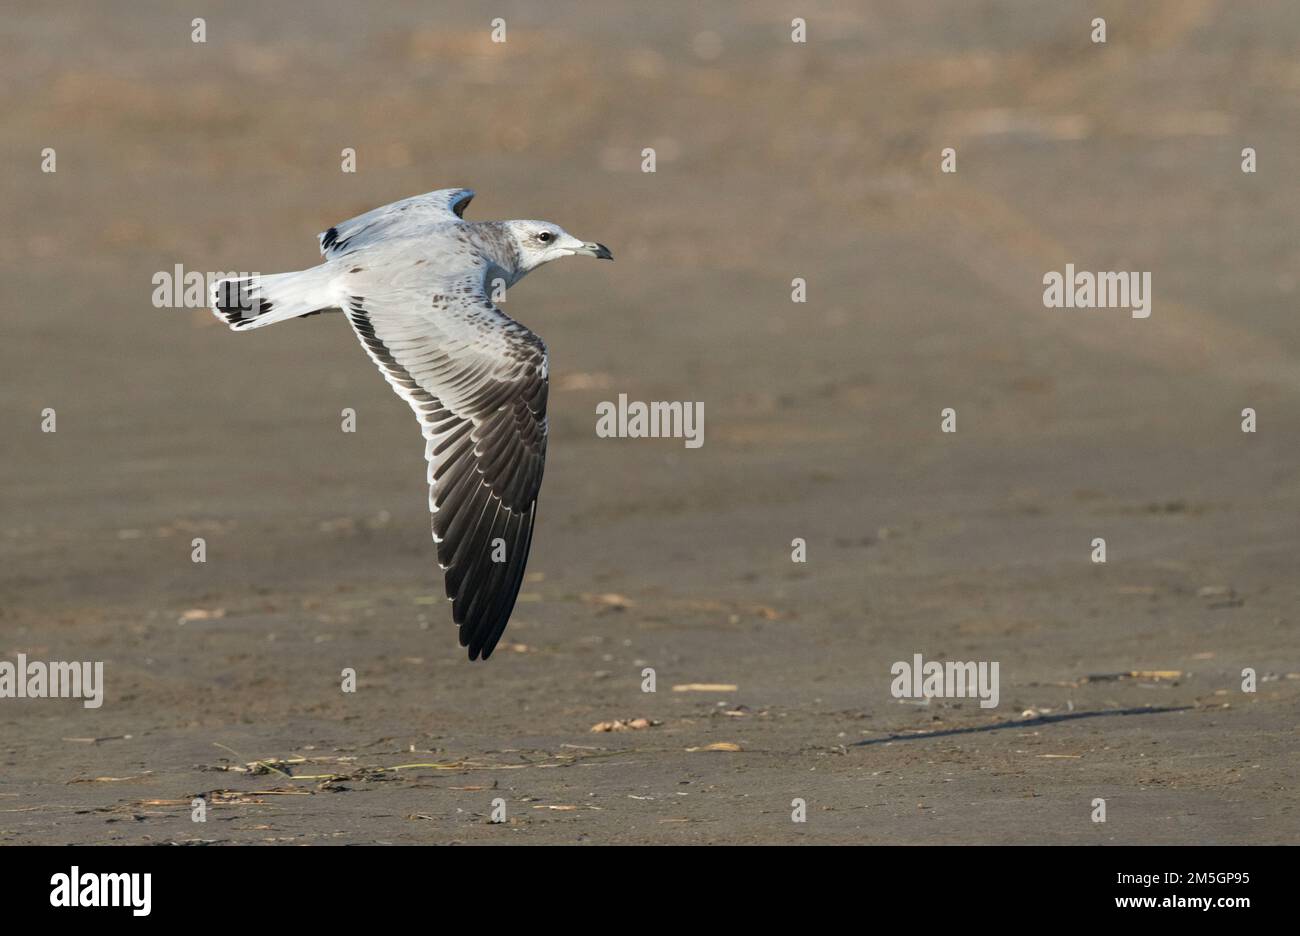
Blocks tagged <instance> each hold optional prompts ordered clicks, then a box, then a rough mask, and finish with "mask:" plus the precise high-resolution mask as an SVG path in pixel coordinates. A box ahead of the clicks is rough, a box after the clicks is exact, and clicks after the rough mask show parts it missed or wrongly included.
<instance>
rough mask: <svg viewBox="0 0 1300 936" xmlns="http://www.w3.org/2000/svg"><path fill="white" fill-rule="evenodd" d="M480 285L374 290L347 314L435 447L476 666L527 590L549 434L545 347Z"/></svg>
mask: <svg viewBox="0 0 1300 936" xmlns="http://www.w3.org/2000/svg"><path fill="white" fill-rule="evenodd" d="M476 277H477V279H478V283H477V285H475V283H474V279H475V278H476ZM476 277H470V278H462V279H460V280H459V281H452V280H449V279H446V278H442V279H439V278H434V277H432V276H429V277H425V278H422V279H421V281H420V282H412V281H411V280H409V279H407V280H403V281H402V282H401V285H400V286H399V285H392V284H390V285H388V286H383V285H379V284H375V285H374V286H373V288H369V289H367V293H368V294H366V295H357V296H353V297H351V298H350V299H349V300H348V302H347V303H346V306H345V309H344V311H345V312H346V313H347V315H348V319H349V320H350V321H351V322H352V327H353V329H354V330H355V331H356V333H357V336H358V337H359V338H360V339H361V343H362V344H363V345H364V346H365V348H366V351H367V352H368V353H369V354H370V357H371V358H372V359H373V360H374V361H375V363H376V364H377V365H379V369H380V371H381V372H382V373H383V375H384V376H385V377H386V378H387V379H388V382H389V383H390V384H392V386H393V389H394V390H396V391H397V394H398V395H399V396H400V397H402V399H404V400H406V402H407V403H409V404H410V405H411V408H412V409H413V410H415V415H416V416H417V417H418V418H419V420H420V424H421V426H422V428H423V431H424V437H425V439H427V440H428V441H427V443H426V445H425V457H426V458H427V459H428V462H429V509H430V510H431V511H432V512H433V538H434V541H435V542H436V543H437V549H438V564H439V565H440V566H441V567H442V568H443V570H444V571H445V573H446V586H447V597H448V598H450V599H451V602H452V617H453V619H454V620H455V621H456V623H457V624H459V625H460V643H461V646H463V647H468V648H469V658H470V659H471V660H473V659H476V658H478V657H480V656H481V657H482V658H483V659H487V658H488V657H489V656H490V655H491V653H492V650H493V648H494V647H495V646H496V644H497V641H498V640H500V639H501V634H502V632H503V631H504V630H505V627H506V622H507V621H508V620H509V619H510V612H511V611H512V610H513V609H514V606H515V598H516V597H517V596H518V594H519V586H520V584H521V583H522V582H523V576H524V566H525V565H526V564H527V561H528V549H529V546H530V545H531V543H532V536H533V519H534V517H535V515H536V512H537V492H538V490H539V488H540V487H541V484H542V469H543V467H544V464H545V459H546V429H547V425H546V395H547V356H546V345H545V344H543V343H542V340H541V339H540V338H538V337H537V335H535V334H533V333H532V332H531V331H529V330H528V329H527V328H525V327H524V326H523V325H520V324H519V323H518V322H516V321H514V320H513V319H511V318H510V317H509V316H507V315H506V314H505V313H504V312H502V311H501V310H500V309H498V308H496V306H494V305H493V304H492V303H491V302H490V301H489V300H488V299H487V297H486V296H484V295H483V292H482V280H481V274H476ZM367 285H369V284H365V283H364V280H360V281H358V282H357V283H356V286H357V287H359V288H358V290H357V291H361V288H364V287H365V286H367Z"/></svg>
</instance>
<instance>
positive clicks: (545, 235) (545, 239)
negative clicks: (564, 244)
mask: <svg viewBox="0 0 1300 936" xmlns="http://www.w3.org/2000/svg"><path fill="white" fill-rule="evenodd" d="M554 236H555V235H554V234H552V233H551V232H550V231H542V232H541V233H539V234H538V235H537V239H538V240H539V241H541V242H542V243H543V244H549V243H550V242H551V238H553V237H554Z"/></svg>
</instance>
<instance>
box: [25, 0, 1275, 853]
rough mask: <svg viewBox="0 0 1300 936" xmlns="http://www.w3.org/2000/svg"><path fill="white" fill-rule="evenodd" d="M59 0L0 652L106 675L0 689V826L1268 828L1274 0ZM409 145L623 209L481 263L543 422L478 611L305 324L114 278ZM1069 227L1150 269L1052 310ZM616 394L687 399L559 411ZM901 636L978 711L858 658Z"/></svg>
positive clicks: (221, 249) (258, 236)
mask: <svg viewBox="0 0 1300 936" xmlns="http://www.w3.org/2000/svg"><path fill="white" fill-rule="evenodd" d="M84 6H85V5H83V4H74V3H63V2H49V3H41V4H32V5H30V6H29V7H27V8H26V9H25V10H20V11H18V12H17V13H6V15H5V16H4V18H3V23H2V24H0V50H2V51H3V53H4V54H3V56H0V75H3V82H4V85H5V87H6V92H5V100H4V109H5V116H4V120H3V121H2V122H0V149H2V150H3V157H4V160H5V165H6V167H7V171H6V172H5V173H3V175H0V191H2V192H3V204H4V220H5V226H6V229H7V231H8V237H7V238H6V245H5V250H4V252H3V257H2V258H0V273H2V275H0V281H2V282H3V286H0V300H2V303H3V305H2V306H0V315H2V316H3V320H2V321H3V341H0V374H3V389H4V392H3V394H0V430H2V431H3V439H4V445H3V458H2V460H0V497H2V498H3V501H2V504H3V511H2V515H0V660H10V661H12V660H14V659H15V658H16V655H17V654H18V653H25V654H27V655H28V656H29V657H32V658H38V659H53V660H102V661H103V662H104V664H105V672H106V683H107V690H106V698H105V702H104V704H103V706H102V708H99V709H97V710H93V711H92V710H87V709H85V708H83V707H82V706H81V705H80V703H79V702H77V701H50V700H14V699H4V700H0V842H4V843H63V842H84V843H163V842H190V843H197V842H219V843H257V842H280V843H354V842H359V843H370V842H392V843H436V842H453V841H455V842H468V843H499V842H512V843H556V842H560V843H573V842H592V843H611V842H621V843H629V842H648V843H709V842H720V843H734V842H830V843H886V842H903V843H944V842H966V843H975V842H1012V843H1027V842H1047V843H1062V844H1076V843H1115V842H1161V843H1171V842H1224V843H1227V842H1234V843H1250V842H1294V841H1296V840H1297V838H1298V835H1297V833H1298V832H1300V813H1298V811H1297V810H1298V796H1297V789H1296V788H1297V774H1298V772H1297V760H1296V743H1295V740H1296V730H1297V702H1298V701H1300V679H1298V678H1297V675H1296V674H1297V673H1300V640H1298V639H1297V636H1296V625H1297V620H1296V599H1297V594H1298V592H1300V588H1298V585H1297V583H1300V576H1298V575H1297V561H1296V559H1297V553H1298V551H1300V524H1297V511H1298V510H1300V472H1298V469H1297V449H1298V446H1297V439H1300V434H1298V433H1297V423H1298V422H1300V333H1298V332H1297V328H1296V324H1295V311H1296V301H1297V292H1296V290H1297V279H1296V277H1297V270H1298V269H1300V262H1298V261H1300V246H1298V245H1300V238H1297V236H1296V233H1297V225H1296V221H1295V219H1296V217H1297V213H1298V212H1300V203H1298V202H1300V189H1298V188H1297V187H1296V185H1295V184H1294V180H1295V178H1296V177H1297V170H1298V169H1300V165H1297V162H1298V154H1297V151H1296V147H1295V139H1296V130H1297V126H1298V121H1297V118H1298V117H1300V94H1298V93H1297V92H1300V65H1298V64H1297V62H1300V55H1298V53H1300V12H1298V11H1297V10H1296V8H1295V6H1294V4H1290V3H1285V2H1278V3H1259V4H1255V3H1252V4H1245V5H1243V4H1231V3H1227V2H1221V3H1216V2H1212V0H1203V2H1195V0H1170V2H1148V3H1142V4H1119V3H1086V4H1085V3H1070V2H1066V3H1059V4H1041V3H1032V2H1019V3H983V4H967V3H960V2H952V3H943V4H924V3H906V4H905V3H901V2H899V3H888V2H886V3H872V4H862V5H859V6H856V7H855V6H854V5H851V4H814V3H806V4H803V5H802V6H801V11H802V15H804V16H806V17H807V19H808V21H809V34H810V41H809V42H808V43H807V44H806V45H796V44H792V43H791V42H790V41H789V25H788V24H789V19H790V16H791V15H792V14H791V11H790V8H789V5H788V4H782V3H775V2H758V3H752V4H746V5H743V6H742V5H735V6H734V7H724V6H722V5H700V4H692V3H657V4H640V5H637V7H636V8H635V11H633V8H631V7H628V6H625V5H622V4H616V3H604V4H593V5H578V4H548V5H546V7H545V10H544V11H543V10H539V9H538V7H537V5H534V4H529V3H522V2H501V3H497V4H494V5H493V7H492V11H491V14H490V15H489V14H488V13H485V12H484V11H483V9H482V8H477V7H473V8H471V7H468V6H466V7H458V6H449V7H446V8H440V7H439V6H438V5H436V4H428V3H418V4H417V3H407V4H393V5H387V6H385V7H383V8H382V9H372V8H371V7H372V5H366V6H365V11H364V12H362V11H361V8H357V7H354V6H353V5H351V4H339V5H338V6H337V8H330V7H325V6H324V5H315V4H313V5H310V6H308V5H303V6H291V5H281V4H265V3H262V4H248V5H241V4H230V3H219V2H216V0H204V2H203V3H201V4H185V3H179V4H173V3H161V2H160V3H156V4H151V3H137V4H130V5H127V4H120V5H119V4H115V5H113V6H112V8H111V10H110V9H109V8H108V7H104V8H103V9H102V10H100V11H98V12H96V11H94V10H89V9H84V8H83V7H84ZM496 15H499V16H503V17H505V18H506V20H507V24H508V33H507V36H508V41H507V42H506V43H505V44H504V45H494V44H492V43H491V42H490V41H489V29H490V27H489V24H488V20H489V19H490V16H496ZM1095 15H1104V16H1106V17H1107V21H1108V42H1107V43H1106V44H1105V45H1094V44H1093V43H1091V42H1090V41H1089V40H1088V32H1089V25H1088V24H1089V21H1090V20H1091V18H1092V17H1093V16H1095ZM193 16H203V17H205V18H206V20H207V30H208V41H207V43H206V44H203V45H196V44H194V43H192V42H191V41H190V28H191V27H190V20H191V18H192V17H193ZM645 146H652V147H655V148H656V151H657V154H658V166H657V169H658V171H657V172H655V173H653V174H648V173H642V172H641V171H640V161H641V150H642V148H643V147H645ZM945 146H952V147H955V148H956V150H957V152H958V171H957V172H956V173H955V174H950V175H945V174H941V173H940V172H939V171H938V170H939V155H938V154H939V151H940V150H941V149H942V148H943V147H945ZM1244 146H1252V147H1254V148H1256V150H1257V152H1258V154H1259V156H1258V159H1259V171H1258V172H1257V173H1256V174H1253V175H1249V174H1243V173H1242V172H1241V171H1240V162H1241V156H1240V153H1241V149H1242V147H1244ZM43 147H53V148H54V149H55V150H56V152H57V172H56V173H53V174H43V173H41V172H40V171H39V169H40V152H41V150H42V148H43ZM344 147H354V148H356V150H357V154H358V156H357V159H358V172H356V173H355V174H345V173H342V172H340V171H339V162H340V151H341V149H342V148H344ZM451 185H470V186H473V187H475V188H476V189H478V191H479V193H480V194H479V198H478V199H477V200H476V201H475V203H474V205H473V206H472V208H471V209H470V216H471V217H473V218H480V219H486V218H500V217H541V218H547V219H550V220H554V221H556V222H558V223H560V224H562V225H563V226H565V227H566V228H567V229H568V230H570V231H573V232H575V233H578V234H580V235H581V236H584V237H589V238H593V239H598V240H601V241H603V242H604V243H607V244H609V245H610V246H611V247H612V248H613V250H614V253H615V255H616V257H617V262H615V263H613V264H597V263H594V262H590V261H586V262H584V261H582V260H571V261H567V262H565V263H561V264H558V265H556V266H553V267H550V268H548V269H546V270H544V271H542V272H540V273H538V274H536V275H535V276H533V277H531V278H530V279H528V280H527V281H525V282H524V283H522V284H521V285H520V286H518V287H517V288H516V289H514V290H512V292H511V295H510V297H509V302H508V304H507V310H508V311H509V312H510V313H511V314H512V315H515V316H516V317H518V318H520V319H521V320H522V321H524V322H525V323H526V324H528V325H529V326H530V327H532V328H533V329H534V330H536V331H538V332H539V333H540V334H542V335H543V336H544V337H545V338H546V340H547V342H548V344H549V346H550V349H551V374H552V388H551V405H550V413H551V427H552V439H551V446H550V457H549V462H548V467H547V473H546V483H545V486H544V488H543V492H542V498H541V507H540V523H539V526H538V528H537V533H536V539H535V542H534V553H533V557H532V560H531V564H530V567H529V568H530V574H529V578H528V580H527V581H526V583H525V585H524V593H523V595H522V598H521V601H520V604H519V606H518V608H517V609H516V612H515V618H514V620H513V622H512V624H511V626H510V628H509V630H508V631H507V633H506V638H505V642H504V643H503V645H502V647H501V648H500V649H499V651H498V653H497V654H496V655H495V656H494V657H493V658H492V659H491V660H490V661H489V662H488V663H486V664H482V663H476V664H470V663H469V662H467V661H466V660H465V659H464V656H463V651H462V650H461V649H460V648H459V647H458V646H457V645H456V640H455V633H454V629H453V626H452V624H451V623H450V614H449V609H448V607H447V606H446V603H445V601H443V600H442V598H441V587H442V586H441V582H440V580H439V578H438V576H437V574H436V567H435V565H434V559H433V545H432V543H431V542H430V539H429V520H428V516H427V513H426V510H425V499H426V490H425V482H424V465H423V460H422V454H423V442H422V440H421V439H420V437H419V435H418V429H417V427H416V426H415V423H414V421H413V419H412V417H411V415H410V412H409V411H408V410H407V409H406V407H405V406H404V405H403V404H402V403H401V402H400V401H399V400H398V399H397V398H396V397H395V396H393V395H392V393H391V392H390V390H389V389H388V387H387V385H386V384H385V383H384V382H383V381H382V380H381V379H380V378H379V376H378V375H377V374H376V372H375V371H374V368H373V367H372V365H371V364H370V362H369V361H368V360H367V359H366V357H365V356H364V355H363V354H362V352H361V351H360V350H359V348H358V347H357V343H356V340H355V339H354V337H353V336H352V335H351V333H350V330H349V329H348V328H347V326H346V324H345V322H343V321H342V320H341V319H340V318H338V317H337V316H318V317H314V318H311V319H307V320H304V321H300V322H292V323H288V324H285V325H280V326H276V327H274V328H271V329H266V330H263V331H258V332H255V333H252V334H238V335H237V334H232V333H230V332H228V331H227V330H226V329H224V328H222V327H221V326H220V325H219V324H218V323H217V322H216V321H215V320H214V319H213V318H212V317H211V315H210V314H209V313H207V312H206V311H204V310H202V309H158V308H155V307H154V306H153V304H152V302H151V296H152V293H153V289H154V287H153V285H152V283H151V277H152V276H153V275H154V274H155V273H156V272H159V271H170V270H172V269H173V267H174V265H175V264H182V265H183V266H184V267H185V269H187V270H199V271H209V270H257V271H261V272H273V271H279V270H286V269H299V268H302V267H305V266H308V265H311V264H313V263H314V262H315V260H316V250H315V240H314V235H315V233H316V232H317V231H320V230H323V229H324V228H325V227H327V226H328V225H330V224H331V223H333V222H336V221H339V220H342V219H344V218H346V217H349V216H351V215H353V214H355V213H357V212H359V211H362V210H365V209H368V208H370V207H374V206H376V205H379V204H383V203H385V202H388V201H391V200H393V199H396V198H399V197H403V196H406V195H409V194H414V193H417V192H423V191H427V190H430V189H433V188H438V187H444V186H451ZM1067 262H1072V263H1075V264H1076V266H1077V267H1078V268H1079V269H1089V270H1142V271H1151V272H1152V277H1153V283H1154V300H1153V306H1152V308H1153V312H1152V315H1151V317H1150V318H1149V319H1146V320H1135V319H1132V318H1131V317H1130V316H1129V315H1128V313H1127V312H1125V311H1123V310H1079V309H1075V310H1055V309H1045V308H1044V307H1043V304H1042V298H1041V295H1042V285H1041V278H1042V276H1043V274H1044V273H1045V272H1047V271H1050V270H1062V269H1063V268H1064V264H1065V263H1067ZM794 277H804V278H805V279H806V280H807V283H808V302H807V303H805V304H794V303H792V302H791V301H790V282H791V280H792V278H794ZM619 393H627V394H628V395H629V397H630V398H631V399H634V400H692V401H694V400H699V401H703V402H704V404H705V411H706V423H705V444H704V446H703V447H702V448H700V449H698V450H687V449H686V448H685V447H684V446H683V445H682V443H681V442H680V441H677V440H630V439H613V440H611V439H599V438H597V437H596V435H595V432H594V424H595V417H594V410H595V406H596V404H597V403H598V402H600V401H602V400H612V399H615V398H616V397H617V395H618V394H619ZM47 407H49V408H53V409H54V410H55V411H56V413H57V432H55V433H43V432H41V431H40V423H41V411H42V410H43V409H45V408H47ZM344 407H351V408H353V409H355V410H356V412H357V418H358V431H357V432H356V433H355V434H345V433H343V432H341V431H340V429H339V418H340V411H341V410H342V409H343V408H344ZM944 407H953V408H955V409H956V411H957V414H958V416H957V419H958V431H957V432H956V433H955V434H944V433H942V432H940V411H941V410H942V409H943V408H944ZM1244 407H1253V408H1255V409H1256V411H1257V413H1258V421H1259V430H1258V432H1256V433H1255V434H1245V433H1243V432H1241V431H1240V422H1241V415H1240V414H1241V410H1242V409H1243V408H1244ZM196 536H198V537H203V538H205V539H206V542H207V549H208V557H207V562H206V563H203V564H196V563H193V562H191V559H190V551H191V545H190V544H191V541H192V539H193V538H194V537H196ZM1098 536H1100V537H1104V538H1105V539H1106V541H1107V544H1108V561H1107V562H1106V564H1104V565H1100V564H1094V563H1093V562H1092V561H1091V560H1090V551H1091V547H1090V543H1091V541H1092V539H1093V538H1094V537H1098ZM796 537H801V538H804V539H806V541H807V549H808V553H807V556H808V561H807V562H806V563H802V564H799V563H794V562H792V561H791V555H790V553H791V541H792V540H793V539H794V538H796ZM195 612H202V613H201V614H200V613H195ZM915 653H922V654H924V655H925V657H926V658H927V659H948V660H984V661H998V662H999V664H1000V673H1001V702H1000V705H999V706H998V708H997V709H995V710H991V711H990V710H984V709H981V708H980V707H978V705H976V704H975V703H974V702H973V701H972V700H941V699H934V700H931V701H930V703H929V704H928V705H920V704H915V703H912V702H908V701H899V700H897V699H895V698H894V697H893V696H892V695H891V694H890V691H889V686H890V681H891V676H890V666H891V665H892V664H893V662H894V661H900V660H910V659H911V658H912V656H913V654H915ZM346 667H351V668H354V669H355V670H356V671H357V673H358V685H359V688H358V691H357V692H355V693H353V694H345V693H343V692H342V691H341V690H340V673H341V671H342V670H343V669H344V668H346ZM645 667H653V668H654V670H655V672H656V676H657V688H658V691H657V692H655V693H653V694H650V693H645V692H643V691H642V676H641V674H642V671H643V669H644V668H645ZM1245 667H1251V668H1253V669H1254V670H1255V671H1256V672H1257V673H1258V675H1259V679H1260V682H1259V684H1258V691H1257V692H1255V693H1253V694H1248V693H1243V692H1242V691H1241V671H1242V669H1243V668H1245ZM1141 671H1176V672H1177V673H1178V675H1176V676H1168V675H1166V676H1165V677H1163V678H1156V677H1154V676H1150V675H1148V676H1139V677H1135V678H1123V679H1113V678H1112V679H1089V677H1090V676H1094V675H1097V674H1117V673H1128V672H1141ZM692 683H715V684H716V683H722V684H734V685H735V687H736V688H735V689H734V690H730V691H721V690H716V691H684V692H677V691H673V687H674V686H676V685H684V684H692ZM632 718H644V719H647V720H651V721H653V722H658V724H654V725H653V726H651V727H647V728H644V729H641V730H636V731H627V732H618V733H593V732H592V731H591V730H590V729H591V728H592V726H593V725H595V724H596V723H598V722H602V721H607V720H612V719H632ZM719 744H721V745H723V746H725V747H731V746H735V747H737V748H739V750H705V748H708V747H709V746H710V745H719ZM255 762H256V763H255ZM268 762H269V764H270V766H267V764H268ZM250 765H253V766H251V767H250ZM202 794H208V795H209V798H210V801H211V804H212V805H211V808H210V810H209V813H208V821H207V822H206V823H204V824H197V823H194V822H192V821H191V817H190V807H189V803H190V801H191V799H192V798H193V797H195V796H197V795H202ZM497 798H500V799H501V800H503V801H504V803H505V807H506V815H507V821H506V822H504V823H499V824H493V823H491V822H489V821H488V820H489V818H490V813H491V811H492V801H493V800H494V799H497ZM796 798H798V799H802V800H804V801H805V802H806V804H807V821H806V822H804V823H795V822H792V821H791V810H792V801H793V800H794V799H796ZM1097 798H1103V799H1105V800H1106V809H1107V821H1106V822H1105V823H1095V822H1093V821H1091V818H1090V817H1091V814H1092V812H1093V806H1092V803H1093V800H1094V799H1097Z"/></svg>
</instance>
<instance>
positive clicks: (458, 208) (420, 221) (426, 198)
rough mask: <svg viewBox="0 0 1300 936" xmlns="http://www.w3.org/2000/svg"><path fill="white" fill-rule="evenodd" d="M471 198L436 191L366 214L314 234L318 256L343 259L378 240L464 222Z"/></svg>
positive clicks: (463, 192)
mask: <svg viewBox="0 0 1300 936" xmlns="http://www.w3.org/2000/svg"><path fill="white" fill-rule="evenodd" d="M473 198H474V191H473V190H472V189H439V190H438V191H436V192H429V193H427V194H425V195H415V196H413V197H411V198H403V199H402V200H401V201H395V202H393V203H392V204H391V205H384V206H383V207H382V208H376V209H374V210H373V211H367V212H366V213H365V214H363V215H357V216H356V217H355V218H350V219H349V220H347V221H343V222H341V223H339V224H336V225H334V226H333V227H332V228H330V229H329V230H328V231H325V232H323V233H321V234H317V235H316V237H317V239H318V240H319V241H320V253H321V256H322V257H325V258H326V259H331V258H333V257H342V256H344V255H346V254H350V253H352V252H353V251H355V250H359V249H361V248H362V247H365V246H366V245H367V244H372V243H374V242H375V241H377V240H381V239H385V238H390V237H401V236H403V235H405V234H408V233H409V234H415V233H418V232H419V231H420V229H421V228H423V227H427V226H428V225H431V224H442V223H446V222H447V221H454V220H456V219H457V218H463V217H464V216H465V206H466V205H468V204H469V203H470V200H471V199H473Z"/></svg>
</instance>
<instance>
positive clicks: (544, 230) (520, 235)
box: [505, 221, 614, 276]
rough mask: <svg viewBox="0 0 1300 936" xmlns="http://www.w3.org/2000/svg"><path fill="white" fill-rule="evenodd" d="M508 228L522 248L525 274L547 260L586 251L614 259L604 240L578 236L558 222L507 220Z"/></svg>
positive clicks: (520, 258)
mask: <svg viewBox="0 0 1300 936" xmlns="http://www.w3.org/2000/svg"><path fill="white" fill-rule="evenodd" d="M505 228H506V230H507V231H508V232H509V233H510V236H511V237H512V238H514V242H515V246H516V247H518V249H519V274H520V275H521V276H522V275H523V274H524V273H527V272H529V271H530V270H535V269H537V268H538V267H539V266H541V265H542V264H543V263H550V262H551V261H552V260H558V259H560V258H561V257H573V256H578V255H582V256H585V257H595V258H597V259H598V260H613V259H614V255H613V254H611V253H610V252H609V248H608V247H606V246H605V245H604V244H598V243H596V242H595V241H584V240H578V238H576V237H574V236H573V235H572V234H569V233H566V232H565V230H564V229H563V228H562V227H560V226H559V225H558V224H551V223H550V222H549V221H507V222H505Z"/></svg>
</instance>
